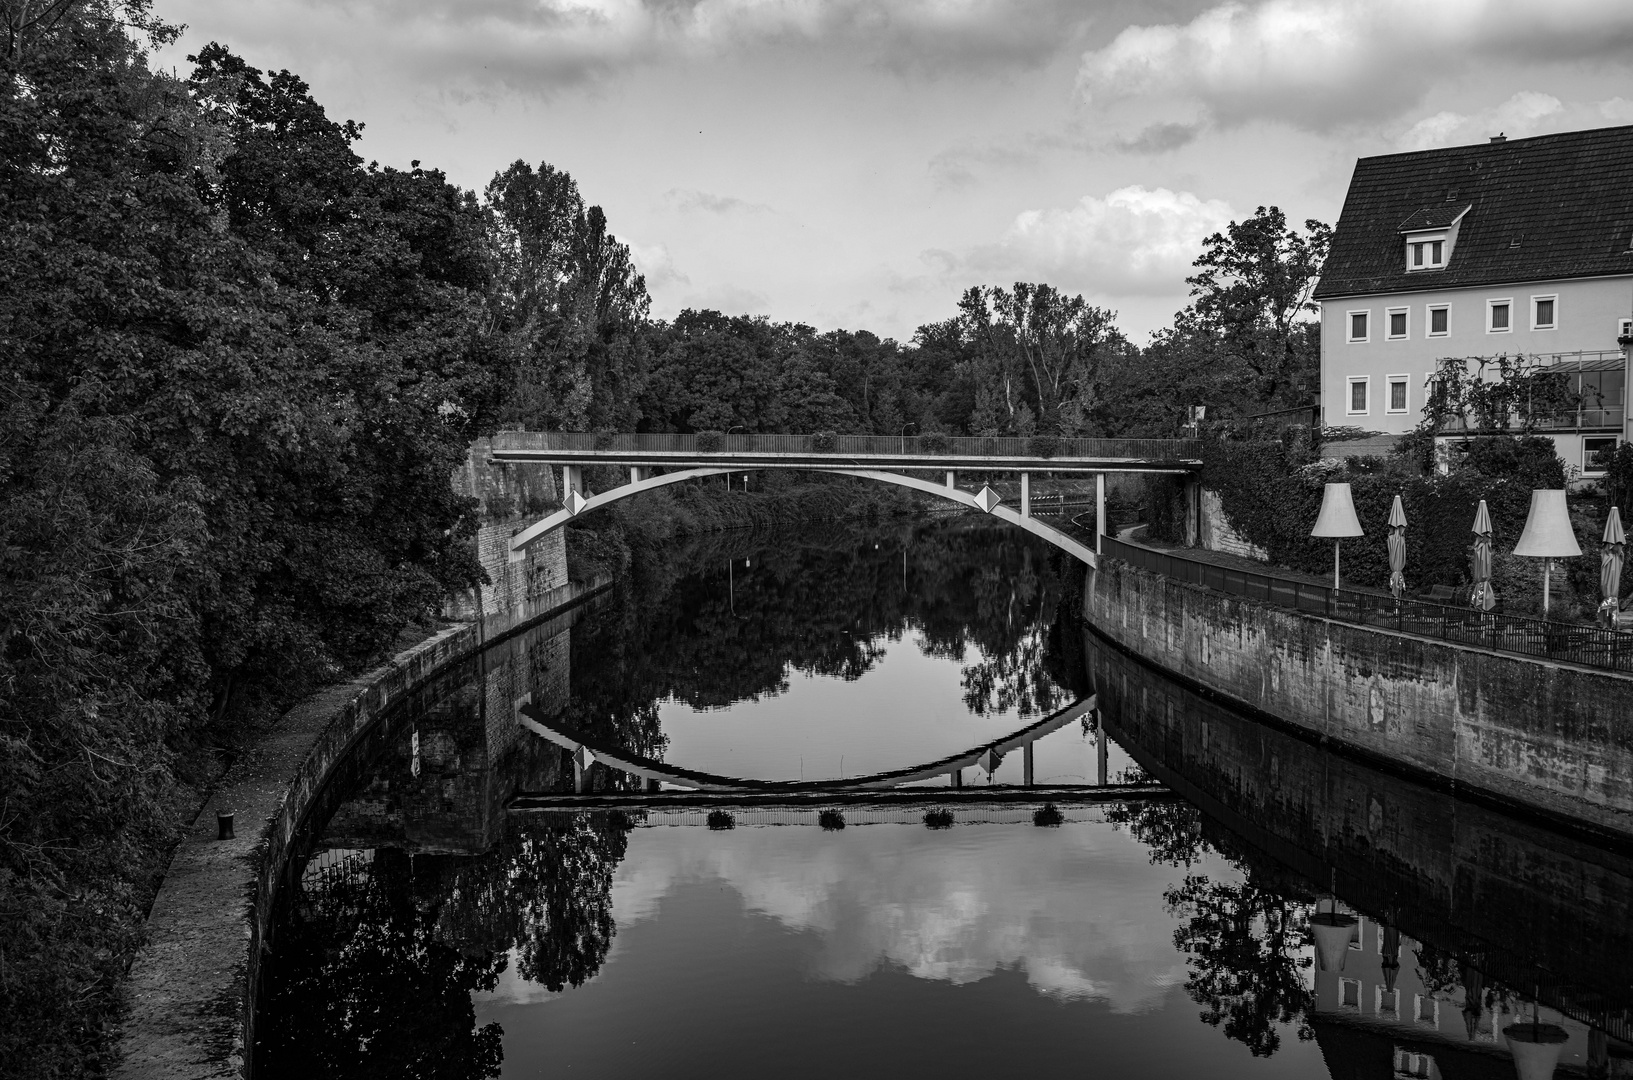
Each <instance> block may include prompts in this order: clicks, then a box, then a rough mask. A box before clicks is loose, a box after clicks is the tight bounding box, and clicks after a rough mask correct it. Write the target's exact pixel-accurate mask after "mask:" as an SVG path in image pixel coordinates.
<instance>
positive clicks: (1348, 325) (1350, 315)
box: [1344, 308, 1372, 345]
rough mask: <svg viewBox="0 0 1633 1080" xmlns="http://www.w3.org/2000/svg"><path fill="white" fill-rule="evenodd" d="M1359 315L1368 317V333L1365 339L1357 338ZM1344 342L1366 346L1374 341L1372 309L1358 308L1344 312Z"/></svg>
mask: <svg viewBox="0 0 1633 1080" xmlns="http://www.w3.org/2000/svg"><path fill="white" fill-rule="evenodd" d="M1357 315H1365V316H1366V317H1367V332H1366V336H1364V337H1356V336H1355V316H1357ZM1344 340H1345V341H1347V342H1348V343H1349V344H1351V345H1365V344H1366V343H1367V342H1369V341H1371V340H1372V309H1371V308H1357V309H1356V310H1354V311H1346V312H1344Z"/></svg>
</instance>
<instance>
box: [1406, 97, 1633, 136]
mask: <svg viewBox="0 0 1633 1080" xmlns="http://www.w3.org/2000/svg"><path fill="white" fill-rule="evenodd" d="M1628 123H1633V101H1629V100H1628V99H1627V98H1621V97H1615V98H1610V99H1608V100H1605V101H1591V102H1571V103H1569V104H1567V103H1566V102H1563V101H1560V100H1559V99H1558V98H1556V97H1554V96H1553V95H1552V94H1544V93H1540V92H1538V91H1536V90H1522V91H1520V92H1519V93H1517V94H1515V95H1514V96H1513V97H1511V98H1509V99H1508V100H1507V101H1504V102H1502V103H1501V104H1500V105H1495V106H1493V107H1491V108H1489V109H1483V110H1480V111H1478V112H1474V113H1467V114H1465V113H1458V112H1437V113H1435V114H1434V115H1433V116H1426V117H1424V118H1423V119H1422V120H1419V121H1417V122H1416V123H1415V124H1413V125H1412V126H1411V127H1409V128H1407V129H1406V130H1405V131H1404V132H1403V133H1401V135H1400V136H1399V137H1398V138H1397V139H1396V140H1395V142H1396V144H1397V145H1398V146H1399V147H1400V148H1401V149H1402V150H1427V149H1430V148H1431V147H1436V146H1457V145H1459V144H1462V143H1472V142H1481V141H1483V140H1485V139H1487V138H1489V137H1491V136H1492V135H1507V136H1508V137H1509V138H1511V139H1523V138H1525V137H1526V136H1527V135H1542V134H1545V133H1547V132H1550V131H1571V130H1575V129H1579V128H1592V127H1604V126H1605V125H1608V124H1628Z"/></svg>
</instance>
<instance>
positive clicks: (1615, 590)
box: [1599, 506, 1627, 627]
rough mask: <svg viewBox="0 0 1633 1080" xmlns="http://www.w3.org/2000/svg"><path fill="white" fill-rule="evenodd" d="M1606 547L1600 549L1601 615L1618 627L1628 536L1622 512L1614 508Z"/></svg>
mask: <svg viewBox="0 0 1633 1080" xmlns="http://www.w3.org/2000/svg"><path fill="white" fill-rule="evenodd" d="M1604 545H1605V546H1604V547H1602V548H1600V549H1599V594H1600V595H1601V596H1603V597H1604V601H1603V602H1602V603H1601V604H1600V605H1599V614H1600V615H1601V616H1602V617H1603V618H1604V620H1605V623H1606V625H1608V626H1611V627H1614V626H1615V625H1616V609H1617V606H1618V604H1619V600H1620V597H1621V592H1622V558H1623V556H1624V555H1625V554H1626V552H1627V534H1626V533H1625V532H1623V531H1622V512H1621V510H1620V509H1619V508H1617V507H1614V506H1612V507H1611V508H1610V516H1609V517H1608V518H1606V519H1605V538H1604Z"/></svg>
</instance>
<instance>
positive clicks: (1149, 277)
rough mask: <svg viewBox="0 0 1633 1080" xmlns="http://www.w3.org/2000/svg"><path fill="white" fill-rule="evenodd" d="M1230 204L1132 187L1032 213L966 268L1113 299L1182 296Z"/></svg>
mask: <svg viewBox="0 0 1633 1080" xmlns="http://www.w3.org/2000/svg"><path fill="white" fill-rule="evenodd" d="M1232 216H1233V215H1232V210H1231V208H1230V204H1228V203H1226V202H1223V201H1221V200H1218V199H1207V200H1204V199H1201V198H1198V197H1197V196H1196V195H1193V194H1191V193H1190V192H1188V191H1170V190H1168V189H1167V188H1160V187H1159V188H1144V187H1140V186H1137V185H1136V186H1132V187H1125V188H1118V189H1117V190H1116V191H1113V192H1111V193H1110V194H1109V195H1107V196H1105V197H1104V198H1099V197H1096V196H1093V195H1085V196H1084V197H1083V198H1082V199H1080V200H1079V201H1078V203H1077V205H1076V206H1071V207H1066V208H1064V209H1061V208H1054V209H1048V210H1027V211H1024V212H1023V213H1021V214H1019V215H1017V216H1016V218H1015V221H1014V223H1013V224H1012V225H1011V226H1010V227H1009V228H1008V230H1006V231H1005V233H1004V235H1003V237H1002V238H1001V239H1000V240H999V241H998V242H997V243H996V244H992V245H988V246H986V247H983V248H978V249H977V250H975V251H974V252H972V253H971V254H970V255H969V256H968V258H967V259H966V260H965V265H966V266H967V267H968V268H969V269H974V270H977V271H982V272H985V273H987V274H988V275H989V276H990V275H993V274H1000V273H1002V274H1007V275H1012V276H1015V277H1017V278H1019V279H1027V280H1034V281H1037V280H1041V281H1048V282H1049V283H1050V284H1052V285H1055V286H1056V287H1060V288H1068V289H1083V290H1087V291H1091V292H1098V293H1102V294H1110V295H1114V296H1116V295H1121V296H1129V295H1142V294H1143V295H1167V294H1172V293H1177V292H1183V290H1184V281H1185V277H1186V275H1187V274H1189V273H1190V271H1191V263H1192V262H1193V261H1194V260H1195V259H1196V257H1197V255H1198V254H1199V253H1200V252H1201V250H1202V239H1203V237H1205V236H1208V235H1209V234H1211V233H1214V232H1217V231H1219V230H1220V229H1223V228H1224V227H1225V225H1226V224H1227V223H1228V222H1229V221H1230V220H1231V218H1232Z"/></svg>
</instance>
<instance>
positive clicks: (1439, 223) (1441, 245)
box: [1400, 203, 1473, 273]
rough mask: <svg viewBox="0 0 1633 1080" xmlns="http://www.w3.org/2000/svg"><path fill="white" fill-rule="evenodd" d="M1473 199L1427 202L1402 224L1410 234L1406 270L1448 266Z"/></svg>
mask: <svg viewBox="0 0 1633 1080" xmlns="http://www.w3.org/2000/svg"><path fill="white" fill-rule="evenodd" d="M1472 205H1473V204H1472V203H1442V204H1440V205H1439V206H1426V207H1424V208H1423V209H1421V210H1418V211H1416V212H1414V213H1413V214H1412V216H1411V217H1409V218H1407V219H1406V220H1405V221H1403V222H1401V224H1400V232H1401V235H1402V236H1404V237H1405V238H1406V271H1407V273H1414V272H1417V271H1421V270H1444V269H1445V268H1446V264H1447V263H1448V262H1450V261H1451V257H1452V248H1453V247H1455V246H1456V244H1457V230H1458V226H1459V225H1460V224H1461V223H1462V221H1463V215H1464V214H1466V213H1468V212H1469V209H1470V208H1471V206H1472Z"/></svg>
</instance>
